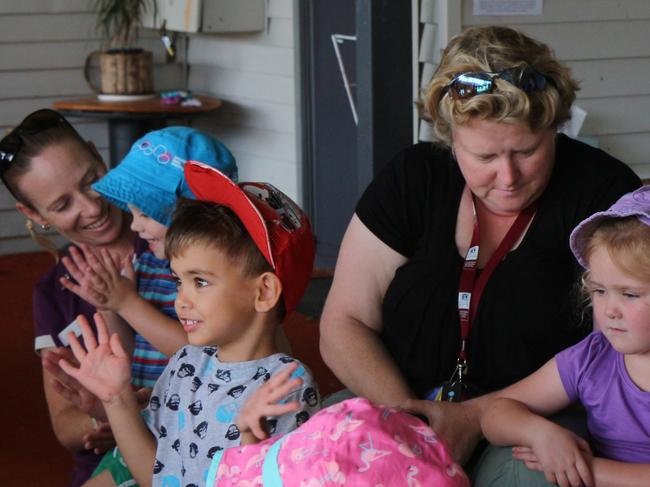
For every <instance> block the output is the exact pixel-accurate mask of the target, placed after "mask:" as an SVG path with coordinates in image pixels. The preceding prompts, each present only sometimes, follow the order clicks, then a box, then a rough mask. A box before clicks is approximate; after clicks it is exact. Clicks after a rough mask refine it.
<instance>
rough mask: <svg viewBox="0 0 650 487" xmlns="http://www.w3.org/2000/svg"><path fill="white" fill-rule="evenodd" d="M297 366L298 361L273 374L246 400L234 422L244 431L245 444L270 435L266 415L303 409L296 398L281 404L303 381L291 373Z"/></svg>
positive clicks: (243, 442) (276, 414)
mask: <svg viewBox="0 0 650 487" xmlns="http://www.w3.org/2000/svg"><path fill="white" fill-rule="evenodd" d="M297 368H298V363H297V362H292V363H290V364H289V365H288V366H287V367H285V368H284V369H282V370H281V371H280V372H278V373H277V374H275V375H273V376H272V377H271V378H270V379H269V380H268V381H267V382H266V383H265V384H264V385H262V386H261V387H260V388H259V389H258V390H257V391H255V393H254V394H253V395H252V396H251V397H249V398H248V399H247V400H246V402H245V403H244V405H243V407H242V408H241V410H240V411H239V415H238V416H237V420H236V421H235V423H236V425H237V427H238V428H239V431H240V432H241V433H242V441H241V443H242V445H245V444H249V443H257V442H258V441H261V440H264V439H266V438H267V437H268V432H267V431H266V417H267V416H282V415H283V414H287V413H289V412H291V411H297V410H298V409H299V408H300V404H299V403H298V402H297V401H292V402H288V403H284V404H282V403H280V401H282V399H283V398H285V397H287V396H288V395H289V394H290V393H291V392H293V391H295V390H296V389H298V388H299V387H300V385H301V384H302V379H300V378H298V377H294V378H291V374H293V373H294V372H295V371H296V369H297Z"/></svg>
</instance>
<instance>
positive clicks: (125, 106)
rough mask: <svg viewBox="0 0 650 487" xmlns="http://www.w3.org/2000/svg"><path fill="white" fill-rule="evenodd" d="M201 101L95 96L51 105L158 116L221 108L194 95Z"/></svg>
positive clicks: (216, 99)
mask: <svg viewBox="0 0 650 487" xmlns="http://www.w3.org/2000/svg"><path fill="white" fill-rule="evenodd" d="M195 98H198V99H199V100H201V106H200V107H197V106H181V105H180V104H177V105H166V104H164V103H162V102H161V100H160V97H159V96H157V95H156V96H155V97H153V98H147V99H144V100H128V101H110V102H108V101H99V100H98V99H97V97H96V96H93V97H88V98H75V99H69V100H58V101H55V102H54V103H53V106H54V108H55V109H56V110H69V111H76V112H100V113H102V112H105V113H116V112H121V113H133V114H135V113H140V114H143V113H151V114H154V113H158V114H183V113H187V114H190V113H204V112H210V111H213V110H216V109H217V108H219V107H220V106H221V100H219V99H218V98H213V97H211V96H203V95H196V96H195Z"/></svg>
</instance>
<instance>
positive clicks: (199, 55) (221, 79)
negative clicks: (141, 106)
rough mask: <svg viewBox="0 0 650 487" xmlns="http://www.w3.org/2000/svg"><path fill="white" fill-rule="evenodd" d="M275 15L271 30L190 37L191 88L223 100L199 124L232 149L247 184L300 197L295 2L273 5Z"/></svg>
mask: <svg viewBox="0 0 650 487" xmlns="http://www.w3.org/2000/svg"><path fill="white" fill-rule="evenodd" d="M269 16H270V18H269V21H268V32H257V33H247V34H229V35H210V36H208V35H198V36H192V37H191V38H190V43H189V53H188V60H189V62H190V64H191V70H190V78H189V86H190V89H191V90H193V91H196V92H200V93H206V94H211V95H214V96H217V97H219V98H221V99H222V100H224V106H223V107H222V108H221V109H220V110H218V111H217V112H216V113H215V114H211V115H210V116H209V117H207V116H206V117H201V118H200V119H196V120H195V123H194V126H196V127H198V128H202V129H204V130H207V131H209V132H211V133H214V134H215V135H216V136H217V137H218V138H219V139H220V140H222V141H223V142H224V143H225V144H226V145H227V146H228V147H229V148H230V150H231V151H232V152H233V154H234V155H235V157H236V158H237V163H238V166H239V172H240V178H241V179H242V180H243V179H247V180H260V181H269V182H271V183H273V184H274V185H276V186H277V187H278V188H280V189H281V190H283V191H285V192H286V193H287V194H288V195H289V196H290V197H292V198H294V199H298V197H297V195H298V194H299V193H300V191H299V187H298V174H299V170H298V166H297V140H296V105H295V90H296V86H295V74H294V72H295V68H294V62H295V61H294V45H293V42H294V40H293V2H292V1H290V0H270V3H269ZM298 202H299V203H300V201H298Z"/></svg>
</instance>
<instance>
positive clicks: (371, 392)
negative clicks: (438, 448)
mask: <svg viewBox="0 0 650 487" xmlns="http://www.w3.org/2000/svg"><path fill="white" fill-rule="evenodd" d="M406 260H407V259H406V257H404V256H403V255H401V254H399V253H397V252H395V251H394V250H393V249H391V248H390V247H389V246H387V245H386V244H385V243H383V242H382V241H381V240H379V239H378V238H377V237H376V236H375V235H374V234H373V233H372V232H371V231H370V230H368V228H367V227H366V226H365V225H364V224H363V223H362V222H361V220H360V219H359V218H358V217H357V216H356V215H354V216H353V217H352V220H351V221H350V224H349V226H348V228H347V230H346V232H345V235H344V237H343V242H342V243H341V249H340V251H339V257H338V261H337V263H336V270H335V272H334V280H333V282H332V288H331V289H330V292H329V294H328V296H327V301H326V302H325V306H324V308H323V314H322V316H321V320H320V351H321V354H322V356H323V359H324V360H325V363H326V364H327V365H328V366H329V367H330V368H331V369H332V371H333V372H334V373H335V374H336V376H337V377H338V378H339V379H340V380H341V382H343V383H344V384H345V385H346V386H347V387H348V388H350V389H351V390H352V391H354V392H355V393H356V394H358V395H360V396H364V397H367V398H368V399H370V400H372V401H374V402H377V403H380V404H386V405H389V406H396V405H399V404H401V403H402V402H404V401H405V400H407V399H409V398H413V397H415V395H414V394H413V392H412V391H411V389H410V388H409V386H408V385H407V384H406V381H405V380H404V377H403V376H402V374H401V373H400V371H399V369H398V368H397V366H396V364H395V362H394V361H393V359H392V358H391V356H390V355H389V353H388V351H387V350H386V348H385V347H384V345H383V343H382V342H381V339H380V337H379V333H380V332H381V328H382V317H381V307H382V301H383V298H384V294H385V293H386V289H387V288H388V285H389V284H390V282H391V280H392V279H393V276H394V275H395V271H396V270H397V268H398V267H400V266H401V265H402V264H404V263H405V262H406Z"/></svg>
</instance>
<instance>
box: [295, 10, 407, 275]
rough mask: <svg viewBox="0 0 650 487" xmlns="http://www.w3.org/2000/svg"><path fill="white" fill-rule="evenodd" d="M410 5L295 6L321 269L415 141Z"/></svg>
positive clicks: (309, 205)
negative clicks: (393, 162) (367, 195)
mask: <svg viewBox="0 0 650 487" xmlns="http://www.w3.org/2000/svg"><path fill="white" fill-rule="evenodd" d="M410 3H411V2H394V1H388V0H385V1H384V0H383V1H379V0H356V1H351V0H327V1H323V0H320V1H318V0H301V1H299V2H298V22H299V37H298V39H299V46H298V48H299V56H300V70H299V74H298V83H299V86H300V90H301V96H300V110H301V116H300V121H301V124H302V127H301V131H300V134H301V140H300V143H301V145H302V151H301V152H302V159H303V188H304V192H303V201H304V206H305V208H306V210H307V211H308V213H309V215H310V217H311V220H312V224H313V227H314V232H315V234H316V242H317V253H316V265H317V266H318V267H326V268H327V267H329V268H331V267H334V264H335V262H336V257H337V255H338V249H339V246H340V243H341V238H342V237H343V233H344V232H345V229H346V227H347V224H348V222H349V221H350V218H351V217H352V214H353V213H354V208H355V205H356V203H357V201H358V199H359V197H360V196H361V194H362V192H363V190H364V189H365V187H366V186H367V185H368V183H369V182H370V180H371V179H372V177H373V175H374V174H375V173H376V171H377V170H378V169H379V168H380V167H381V166H382V165H383V164H385V163H386V162H387V161H388V160H389V159H390V158H391V157H392V156H393V155H394V154H395V153H396V152H397V151H398V150H399V149H401V148H403V147H405V146H407V145H409V144H410V143H411V141H412V139H413V129H412V103H413V100H412V98H413V96H412V82H411V72H412V54H411V6H410Z"/></svg>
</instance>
